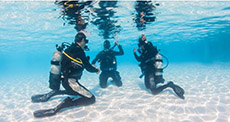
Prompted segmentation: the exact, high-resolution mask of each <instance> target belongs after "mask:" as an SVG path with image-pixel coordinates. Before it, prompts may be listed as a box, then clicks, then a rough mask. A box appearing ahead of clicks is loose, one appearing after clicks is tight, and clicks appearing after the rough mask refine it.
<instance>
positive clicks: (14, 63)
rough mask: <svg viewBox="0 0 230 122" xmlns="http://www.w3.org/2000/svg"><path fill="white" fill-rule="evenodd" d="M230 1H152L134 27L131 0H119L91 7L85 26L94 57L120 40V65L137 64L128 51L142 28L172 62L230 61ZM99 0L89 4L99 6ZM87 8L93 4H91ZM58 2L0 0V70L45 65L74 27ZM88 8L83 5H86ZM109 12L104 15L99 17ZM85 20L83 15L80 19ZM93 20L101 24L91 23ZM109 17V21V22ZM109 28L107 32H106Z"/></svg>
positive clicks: (69, 35)
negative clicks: (148, 16)
mask: <svg viewBox="0 0 230 122" xmlns="http://www.w3.org/2000/svg"><path fill="white" fill-rule="evenodd" d="M229 3H230V2H199V1H198V2H192V1H191V2H183V1H180V2H179V1H178V2H173V1H172V2H165V1H164V2H152V5H154V6H155V8H153V10H152V11H150V12H149V13H153V14H154V15H151V16H152V17H154V18H155V20H154V21H150V22H147V23H146V24H144V27H139V28H138V27H137V23H136V21H135V19H136V16H137V13H138V12H137V11H136V10H135V5H136V2H135V1H128V2H127V1H126V2H124V1H123V2H121V1H118V2H116V1H115V3H113V4H112V5H107V6H105V7H106V10H107V14H105V15H100V13H99V14H98V13H96V12H94V11H91V13H90V14H89V13H84V12H83V14H82V15H84V16H88V20H86V21H87V22H88V25H87V27H86V31H87V32H88V33H89V34H88V38H89V40H90V43H89V47H90V49H91V50H90V52H87V54H88V55H90V56H91V59H92V58H94V56H95V55H96V53H97V52H98V51H99V50H101V49H102V43H103V41H104V40H105V39H109V40H110V41H111V42H113V41H114V39H117V40H119V42H120V44H121V45H122V46H123V48H124V50H125V56H124V57H127V58H124V57H121V58H119V57H118V61H119V63H120V64H125V63H137V62H136V61H135V60H134V57H133V53H132V50H133V48H134V47H137V40H138V38H139V37H140V35H141V34H142V33H144V34H146V36H147V39H148V40H149V41H151V42H153V44H154V45H156V46H157V47H158V48H159V49H161V53H162V54H164V55H166V56H167V57H168V59H169V61H170V63H178V62H179V63H180V62H201V63H213V62H229V61H230V54H229V52H230V40H229V35H230V6H229ZM99 4H100V2H97V3H95V4H93V7H92V8H93V9H98V10H100V9H102V8H101V7H100V6H99ZM92 8H91V9H92ZM61 9H63V8H62V7H60V6H58V5H57V4H55V3H54V2H53V1H48V2H26V1H24V2H22V1H19V2H7V1H5V2H1V7H0V11H1V14H0V60H1V63H0V67H1V68H0V72H1V73H2V72H8V71H9V72H8V73H11V72H12V71H16V70H17V71H23V72H24V71H39V70H43V71H45V70H48V69H49V61H50V58H51V56H52V53H53V52H54V51H55V44H60V43H61V42H64V41H67V42H69V43H71V42H72V41H73V39H74V36H75V34H76V32H77V30H76V29H75V28H74V26H75V25H74V24H71V23H70V20H68V19H63V15H62V14H61ZM86 9H87V8H86ZM108 13H113V14H112V16H109V17H107V18H109V19H107V20H108V22H106V21H107V20H106V19H103V16H108V15H109V14H108ZM83 19H84V18H83ZM96 20H100V21H103V22H104V23H105V24H104V28H105V26H107V30H106V28H105V29H104V30H103V29H100V28H103V24H100V23H99V24H93V22H96ZM109 22H111V23H112V24H111V23H109ZM106 33H107V35H106Z"/></svg>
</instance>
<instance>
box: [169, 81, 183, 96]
mask: <svg viewBox="0 0 230 122" xmlns="http://www.w3.org/2000/svg"><path fill="white" fill-rule="evenodd" d="M168 84H169V87H171V88H172V89H173V91H174V92H175V93H176V94H177V96H178V97H180V98H181V99H185V97H184V93H185V92H184V89H183V88H181V87H180V86H178V85H175V84H174V83H173V82H172V81H171V82H169V83H168Z"/></svg>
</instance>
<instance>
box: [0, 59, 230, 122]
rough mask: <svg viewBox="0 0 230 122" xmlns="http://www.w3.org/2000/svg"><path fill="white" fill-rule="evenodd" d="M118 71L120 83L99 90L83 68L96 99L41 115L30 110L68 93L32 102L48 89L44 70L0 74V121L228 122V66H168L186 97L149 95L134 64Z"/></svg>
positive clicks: (47, 105)
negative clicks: (36, 115) (119, 85)
mask: <svg viewBox="0 0 230 122" xmlns="http://www.w3.org/2000/svg"><path fill="white" fill-rule="evenodd" d="M118 71H119V72H120V75H121V77H122V81H123V86H122V87H117V86H115V85H114V84H113V83H111V82H110V81H111V79H109V82H108V87H107V88H105V89H101V88H100V87H99V85H98V75H96V74H91V73H88V72H84V74H83V77H82V79H81V80H80V83H81V84H83V85H84V86H85V87H86V88H88V89H89V90H90V91H91V92H92V93H93V94H94V95H95V96H96V103H95V104H92V105H89V106H81V107H70V108H67V109H64V110H62V111H60V112H58V113H57V115H55V116H52V117H45V118H34V117H33V112H34V111H35V110H39V109H47V108H53V107H55V106H56V105H57V104H59V103H60V102H61V101H62V100H64V99H65V98H66V97H67V95H60V96H55V97H53V98H51V99H50V100H49V101H48V102H44V103H32V102H31V99H30V98H31V96H32V95H35V94H41V93H46V92H49V88H48V82H47V81H48V72H44V73H37V74H32V73H31V74H25V75H21V76H20V77H19V76H17V77H2V78H0V85H1V89H0V94H1V102H0V109H1V111H0V122H27V121H29V122H30V121H32V122H43V121H45V122H48V121H55V122H209V121H210V122H229V121H230V102H229V101H230V75H229V74H230V64H228V63H221V64H220V63H216V64H197V63H195V64H192V63H189V64H170V66H169V67H168V68H167V69H165V71H164V78H165V79H166V82H167V81H174V83H175V84H177V85H180V86H181V87H182V88H184V90H185V100H182V99H180V98H179V97H177V96H176V95H175V94H174V92H173V90H172V89H170V88H168V89H166V90H164V91H163V92H161V93H160V94H159V95H155V96H154V95H152V94H151V92H150V91H148V90H147V89H146V88H145V86H144V82H143V81H144V78H143V79H140V78H138V77H139V75H140V69H139V67H138V66H137V65H126V66H125V65H121V66H118Z"/></svg>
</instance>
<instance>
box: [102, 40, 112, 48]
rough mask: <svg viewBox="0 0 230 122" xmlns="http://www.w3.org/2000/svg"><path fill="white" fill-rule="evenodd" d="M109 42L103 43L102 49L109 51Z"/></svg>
mask: <svg viewBox="0 0 230 122" xmlns="http://www.w3.org/2000/svg"><path fill="white" fill-rule="evenodd" d="M110 46H111V45H110V42H109V41H108V40H105V41H104V49H109V48H110Z"/></svg>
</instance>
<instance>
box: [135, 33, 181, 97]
mask: <svg viewBox="0 0 230 122" xmlns="http://www.w3.org/2000/svg"><path fill="white" fill-rule="evenodd" d="M138 47H139V49H138V52H139V53H140V56H138V55H137V53H136V51H137V50H136V48H134V50H133V52H134V56H135V58H136V60H137V61H138V62H140V65H139V66H140V68H141V71H142V73H143V74H142V75H141V76H140V77H142V76H143V75H144V76H145V78H144V81H145V87H146V88H147V89H150V90H151V92H152V93H153V94H154V95H156V94H159V93H160V92H161V91H163V90H164V89H166V88H168V87H170V88H172V89H173V91H174V92H175V93H176V94H177V95H178V97H180V98H181V99H184V90H183V89H182V88H181V87H180V86H178V85H175V84H174V83H173V82H172V81H170V82H168V83H167V84H164V85H162V86H159V87H157V84H159V83H164V81H165V80H164V78H163V68H162V66H161V65H162V62H163V60H162V57H161V55H160V54H159V51H158V50H157V48H156V47H155V46H153V44H152V43H151V42H148V41H147V40H146V37H145V35H144V34H142V36H141V38H139V43H138Z"/></svg>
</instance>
